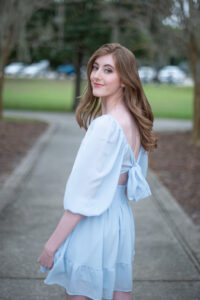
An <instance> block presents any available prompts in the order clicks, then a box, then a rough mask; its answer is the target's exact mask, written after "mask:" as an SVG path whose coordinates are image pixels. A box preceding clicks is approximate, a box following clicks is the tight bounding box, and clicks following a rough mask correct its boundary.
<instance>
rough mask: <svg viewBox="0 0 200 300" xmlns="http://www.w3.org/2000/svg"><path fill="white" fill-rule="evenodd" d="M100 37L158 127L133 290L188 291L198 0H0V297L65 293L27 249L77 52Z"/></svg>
mask: <svg viewBox="0 0 200 300" xmlns="http://www.w3.org/2000/svg"><path fill="white" fill-rule="evenodd" d="M111 42H118V43H120V44H122V45H124V46H125V47H127V48H128V49H130V50H131V51H132V52H133V53H134V55H135V57H136V61H137V66H138V71H139V76H140V79H141V81H142V84H143V87H144V91H145V94H146V96H147V99H148V100H149V102H150V105H151V107H152V110H153V114H154V117H155V122H154V128H153V129H154V131H155V132H156V134H157V136H158V138H159V139H158V148H157V149H156V150H155V151H154V152H153V153H150V155H149V167H150V168H149V173H148V175H149V174H150V175H149V177H148V182H149V183H150V186H151V190H152V197H150V198H149V199H147V202H145V201H146V200H144V202H142V201H141V203H139V204H137V205H134V209H133V212H134V214H135V221H136V222H135V223H136V230H137V237H138V239H137V242H136V253H137V256H136V260H135V262H134V272H133V275H134V284H135V286H134V295H135V297H136V299H137V300H144V299H145V300H169V299H182V300H188V299H190V300H196V299H199V290H200V285H199V284H200V252H199V249H200V246H199V245H200V235H199V232H200V188H199V183H200V0H73V1H70V0H34V1H33V0H1V1H0V240H1V243H2V247H1V249H0V265H1V269H0V277H1V281H0V291H1V292H0V299H4V300H6V299H9V300H10V299H15V300H18V299H19V300H22V299H27V298H28V299H30V300H35V299H42V300H45V299H48V300H51V299H52V300H54V299H63V298H64V297H63V295H64V294H62V295H61V292H60V289H59V288H58V287H57V288H56V287H51V288H50V287H47V288H45V287H44V284H43V277H42V276H41V273H40V271H39V267H38V265H37V263H36V258H37V257H38V255H39V253H40V251H41V249H42V246H43V244H44V242H45V241H46V240H47V238H48V237H49V235H50V233H51V231H52V230H53V229H54V228H55V226H56V224H57V222H58V219H59V215H62V214H63V207H62V200H63V191H64V186H65V184H66V180H67V177H68V175H69V174H70V171H71V168H72V166H73V161H74V159H75V154H76V153H77V151H78V147H79V145H80V141H81V138H82V137H83V130H80V128H79V126H78V124H77V122H76V119H75V114H74V112H75V109H76V107H77V105H78V103H79V96H80V95H81V94H82V93H83V92H84V90H85V87H86V85H87V76H86V68H87V62H88V59H89V58H90V56H91V54H92V53H93V52H94V51H95V50H96V49H98V48H99V47H100V46H102V45H103V44H105V43H111ZM149 258H150V260H149ZM135 279H136V280H135ZM59 295H60V298H59ZM134 299H135V298H134Z"/></svg>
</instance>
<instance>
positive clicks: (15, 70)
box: [5, 62, 25, 75]
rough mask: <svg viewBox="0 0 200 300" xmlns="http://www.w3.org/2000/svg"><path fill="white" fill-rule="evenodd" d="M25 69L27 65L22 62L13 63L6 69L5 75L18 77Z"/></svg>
mask: <svg viewBox="0 0 200 300" xmlns="http://www.w3.org/2000/svg"><path fill="white" fill-rule="evenodd" d="M24 67H25V65H24V64H23V63H21V62H14V63H11V64H9V65H8V66H6V67H5V74H6V75H17V74H19V73H20V72H21V71H22V70H23V69H24Z"/></svg>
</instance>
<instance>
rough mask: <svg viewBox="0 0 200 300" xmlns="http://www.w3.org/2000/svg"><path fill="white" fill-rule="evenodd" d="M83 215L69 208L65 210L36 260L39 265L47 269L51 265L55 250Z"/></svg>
mask: <svg viewBox="0 0 200 300" xmlns="http://www.w3.org/2000/svg"><path fill="white" fill-rule="evenodd" d="M83 217H84V215H80V214H76V213H73V212H71V211H69V210H66V211H65V213H64V215H63V216H62V218H61V219H60V222H59V223H58V225H57V227H56V229H55V231H54V232H53V234H52V235H51V237H50V238H49V240H48V241H47V242H46V244H45V245H44V249H43V252H42V254H41V255H40V257H39V258H38V262H39V263H40V265H42V266H44V267H46V268H48V269H50V268H51V267H52V265H53V258H54V254H55V252H56V250H57V249H58V248H59V246H60V245H61V244H62V243H63V241H64V240H65V239H66V238H67V236H68V235H69V234H70V233H71V231H72V230H73V229H74V228H75V227H76V225H77V224H78V223H79V221H80V220H81V219H82V218H83Z"/></svg>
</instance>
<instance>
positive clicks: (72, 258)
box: [38, 43, 157, 300]
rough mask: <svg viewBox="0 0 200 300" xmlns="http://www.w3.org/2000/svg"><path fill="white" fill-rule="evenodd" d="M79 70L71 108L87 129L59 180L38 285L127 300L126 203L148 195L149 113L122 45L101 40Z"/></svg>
mask: <svg viewBox="0 0 200 300" xmlns="http://www.w3.org/2000/svg"><path fill="white" fill-rule="evenodd" d="M87 74H88V86H87V89H86V92H85V94H84V95H83V100H82V101H81V102H80V104H79V106H78V107H77V110H76V119H77V122H78V124H79V125H80V127H84V128H85V129H86V131H87V132H86V134H85V136H84V138H83V140H82V142H81V145H80V148H79V151H78V153H77V156H76V159H75V162H74V165H73V168H72V171H71V174H70V176H69V178H68V181H67V184H66V188H65V195H64V209H65V213H64V215H63V217H62V218H61V220H60V222H59V224H58V226H57V227H56V229H55V231H54V233H53V234H52V236H51V237H50V239H49V240H48V241H47V242H46V244H45V246H44V250H43V252H42V254H41V256H40V257H39V259H38V261H39V263H40V265H41V270H42V271H43V272H45V271H46V270H47V269H48V270H49V272H48V276H47V278H46V279H45V281H44V282H45V283H46V284H58V285H61V286H63V287H64V288H65V290H66V295H67V299H73V300H84V299H95V300H101V299H102V298H104V299H114V300H126V299H127V300H130V299H131V291H132V263H133V260H134V253H135V251H134V240H135V229H134V220H133V214H132V210H131V206H130V203H129V201H128V200H130V201H135V202H136V201H138V200H140V199H143V198H146V197H148V196H150V195H151V191H150V188H149V185H148V183H147V181H146V179H145V177H146V173H147V167H148V152H150V151H153V150H154V148H155V147H156V145H157V138H156V136H155V135H154V134H153V132H152V126H153V114H152V111H151V107H150V105H149V103H148V101H147V99H146V97H145V94H144V91H143V88H142V85H141V82H140V79H139V76H138V72H137V67H136V61H135V57H134V55H133V53H132V52H131V51H129V50H128V49H127V48H125V47H123V46H121V45H120V44H118V43H112V44H105V45H103V46H102V47H100V48H99V49H98V50H97V51H96V52H95V53H94V54H93V55H92V57H91V58H90V60H89V62H88V66H87ZM87 122H89V127H88V125H87Z"/></svg>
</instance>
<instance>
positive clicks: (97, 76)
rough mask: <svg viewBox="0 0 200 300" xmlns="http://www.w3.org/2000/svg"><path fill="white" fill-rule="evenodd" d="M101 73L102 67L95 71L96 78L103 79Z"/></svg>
mask: <svg viewBox="0 0 200 300" xmlns="http://www.w3.org/2000/svg"><path fill="white" fill-rule="evenodd" d="M101 75H102V73H101V69H100V68H99V69H98V70H96V71H95V72H94V79H101Z"/></svg>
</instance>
